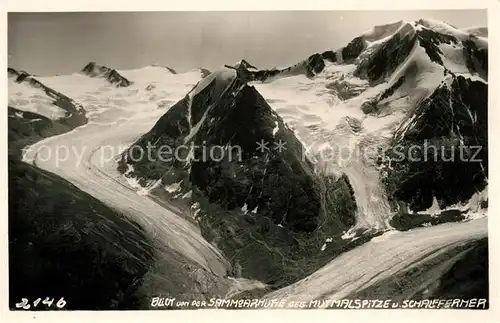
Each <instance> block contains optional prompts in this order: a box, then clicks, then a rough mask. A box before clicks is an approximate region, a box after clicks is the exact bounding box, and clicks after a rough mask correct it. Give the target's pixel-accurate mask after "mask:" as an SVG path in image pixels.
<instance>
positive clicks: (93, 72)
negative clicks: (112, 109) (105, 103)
mask: <svg viewBox="0 0 500 323" xmlns="http://www.w3.org/2000/svg"><path fill="white" fill-rule="evenodd" d="M81 72H82V73H83V74H85V75H87V76H89V77H100V78H104V79H105V80H107V81H108V82H109V83H110V84H113V85H114V86H116V87H127V86H130V85H131V84H132V82H131V81H129V80H128V79H126V78H125V77H123V76H122V75H120V73H118V72H117V71H116V70H115V69H111V68H109V67H106V66H101V65H98V64H97V63H96V62H90V63H88V64H87V65H85V67H84V68H83V69H82V71H81Z"/></svg>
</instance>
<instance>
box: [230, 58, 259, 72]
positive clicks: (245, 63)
mask: <svg viewBox="0 0 500 323" xmlns="http://www.w3.org/2000/svg"><path fill="white" fill-rule="evenodd" d="M234 67H235V68H237V69H238V68H244V69H247V70H258V68H257V67H255V66H253V65H252V64H250V63H249V62H248V61H247V60H245V59H242V60H241V61H239V62H238V63H236V64H235V65H234Z"/></svg>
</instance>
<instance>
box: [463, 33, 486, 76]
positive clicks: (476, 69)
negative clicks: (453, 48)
mask: <svg viewBox="0 0 500 323" xmlns="http://www.w3.org/2000/svg"><path fill="white" fill-rule="evenodd" d="M462 45H463V47H464V57H465V63H466V64H467V68H468V69H469V71H470V72H471V73H472V74H478V75H479V76H481V77H482V78H483V79H485V80H487V79H488V50H487V49H482V48H478V47H477V45H476V43H475V42H474V41H473V39H468V40H465V41H463V42H462Z"/></svg>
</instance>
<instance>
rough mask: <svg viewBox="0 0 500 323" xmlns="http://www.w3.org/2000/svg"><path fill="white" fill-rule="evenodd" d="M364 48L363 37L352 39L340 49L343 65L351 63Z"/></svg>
mask: <svg viewBox="0 0 500 323" xmlns="http://www.w3.org/2000/svg"><path fill="white" fill-rule="evenodd" d="M365 48H366V44H365V41H364V40H363V37H356V38H354V39H353V40H352V41H351V42H350V43H349V44H347V46H345V47H344V48H342V60H343V61H344V62H345V63H351V62H352V61H354V60H355V59H356V58H357V57H358V56H359V54H361V52H362V51H363V50H364V49H365Z"/></svg>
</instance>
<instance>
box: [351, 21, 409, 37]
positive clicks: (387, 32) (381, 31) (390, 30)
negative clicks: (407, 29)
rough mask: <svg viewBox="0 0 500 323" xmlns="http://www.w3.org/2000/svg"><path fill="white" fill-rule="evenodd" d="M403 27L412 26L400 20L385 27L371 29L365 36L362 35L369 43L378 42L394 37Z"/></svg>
mask: <svg viewBox="0 0 500 323" xmlns="http://www.w3.org/2000/svg"><path fill="white" fill-rule="evenodd" d="M403 25H411V24H410V23H408V22H405V21H403V20H400V21H396V22H392V23H388V24H385V25H378V26H374V27H372V28H371V29H369V30H367V31H365V32H364V33H363V34H361V37H363V38H364V39H365V40H366V41H369V42H373V41H377V40H380V39H383V38H386V37H388V36H391V35H393V34H394V33H396V32H397V31H398V30H399V29H400V28H401V27H402V26H403Z"/></svg>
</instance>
